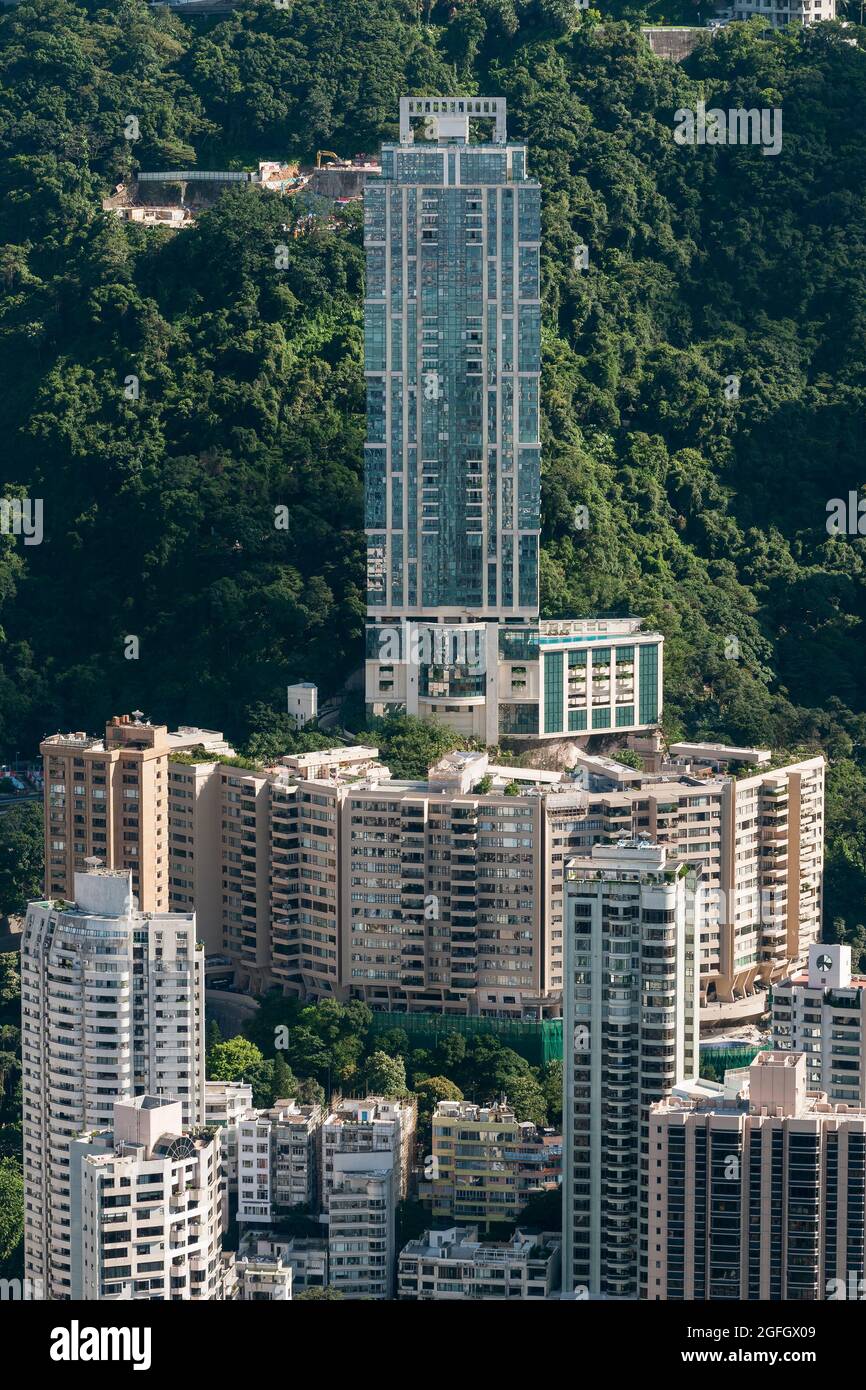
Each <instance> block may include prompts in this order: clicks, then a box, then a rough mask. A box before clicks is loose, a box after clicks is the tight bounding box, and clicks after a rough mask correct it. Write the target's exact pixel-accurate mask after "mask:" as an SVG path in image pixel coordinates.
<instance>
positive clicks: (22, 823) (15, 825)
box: [0, 801, 45, 916]
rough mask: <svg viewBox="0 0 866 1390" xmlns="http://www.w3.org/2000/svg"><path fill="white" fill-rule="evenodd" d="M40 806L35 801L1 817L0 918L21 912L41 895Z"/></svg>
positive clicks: (41, 846) (43, 864) (13, 808)
mask: <svg viewBox="0 0 866 1390" xmlns="http://www.w3.org/2000/svg"><path fill="white" fill-rule="evenodd" d="M42 825H43V817H42V807H41V806H40V805H39V804H38V802H35V801H25V802H23V803H22V804H21V805H20V806H12V807H11V808H10V809H9V810H8V811H6V813H5V815H2V816H0V915H2V916H5V915H6V914H8V913H20V912H23V911H24V909H25V907H26V906H27V904H28V902H32V901H33V899H34V898H38V897H40V896H41V894H42V873H43V869H44V866H45V855H44V844H43V832H42Z"/></svg>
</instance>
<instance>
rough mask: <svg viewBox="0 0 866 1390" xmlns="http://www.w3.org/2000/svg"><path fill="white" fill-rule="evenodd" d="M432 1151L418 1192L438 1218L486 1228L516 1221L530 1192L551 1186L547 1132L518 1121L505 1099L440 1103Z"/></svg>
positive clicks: (436, 1114) (434, 1120)
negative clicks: (547, 1179)
mask: <svg viewBox="0 0 866 1390" xmlns="http://www.w3.org/2000/svg"><path fill="white" fill-rule="evenodd" d="M431 1149H432V1152H431V1154H430V1155H429V1156H428V1157H425V1163H424V1169H425V1179H426V1181H424V1182H423V1183H421V1184H420V1185H419V1194H418V1195H419V1198H420V1200H421V1201H425V1202H429V1203H430V1204H431V1210H432V1214H433V1216H435V1217H445V1218H450V1219H451V1220H453V1221H459V1222H471V1223H472V1224H473V1225H477V1226H483V1227H484V1228H485V1229H486V1228H487V1227H488V1226H490V1225H491V1223H494V1222H497V1221H513V1220H514V1219H515V1218H516V1217H517V1216H518V1215H519V1214H520V1212H521V1210H522V1209H523V1207H524V1206H525V1205H526V1203H527V1201H528V1200H529V1196H530V1194H531V1193H532V1192H538V1191H541V1190H543V1188H544V1187H545V1186H546V1185H547V1184H546V1182H545V1176H544V1175H545V1173H546V1171H547V1168H546V1159H547V1157H548V1154H549V1145H547V1144H546V1143H545V1136H544V1135H543V1134H542V1133H541V1132H540V1131H539V1130H538V1129H537V1128H536V1126H535V1125H534V1124H532V1123H531V1122H530V1121H526V1120H524V1121H520V1120H518V1119H517V1116H516V1115H515V1113H514V1111H513V1109H512V1108H511V1106H510V1105H509V1104H508V1102H507V1100H506V1099H503V1100H502V1101H501V1102H500V1103H499V1104H497V1105H475V1104H474V1103H473V1102H471V1101H468V1100H459V1101H455V1100H442V1101H439V1103H438V1104H437V1106H436V1110H435V1111H434V1114H433V1124H432V1142H431Z"/></svg>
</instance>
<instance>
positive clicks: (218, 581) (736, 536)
mask: <svg viewBox="0 0 866 1390" xmlns="http://www.w3.org/2000/svg"><path fill="white" fill-rule="evenodd" d="M649 13H650V11H647V14H649ZM657 13H658V11H652V14H653V16H656V14H657ZM642 14H643V12H642V9H641V7H640V6H639V5H631V4H629V3H627V0H614V5H613V9H612V10H611V11H609V12H608V14H607V15H606V17H605V18H604V19H602V16H601V15H600V14H599V13H598V12H597V11H589V12H586V13H583V14H579V15H576V14H575V12H574V10H573V7H572V6H571V5H570V4H569V3H567V0H475V3H472V4H469V3H467V2H465V0H448V3H445V0H421V5H420V7H419V5H418V4H416V0H340V3H339V4H335V3H333V0H293V3H292V5H291V6H290V7H289V8H288V9H285V10H282V9H278V8H277V7H275V6H274V5H273V4H272V3H270V0H246V3H244V4H242V5H241V6H240V7H239V8H238V9H237V10H235V11H234V12H233V13H231V14H230V15H228V16H226V17H225V18H220V19H207V20H184V19H182V18H181V17H179V16H178V15H175V14H171V13H169V12H167V11H165V10H161V9H159V8H150V7H148V6H147V5H146V4H145V3H144V0H119V3H117V4H116V5H115V6H113V7H109V6H106V5H104V4H101V3H98V0H80V3H75V0H39V2H38V3H36V0H24V3H22V4H20V5H18V6H15V7H11V8H9V9H8V10H5V11H4V12H3V13H2V14H0V170H2V172H0V376H2V379H3V381H4V386H5V390H4V393H3V398H2V402H0V437H2V438H3V440H4V446H5V447H4V466H3V473H2V477H0V484H2V488H0V491H3V492H4V494H5V495H11V494H13V493H18V494H20V495H25V496H32V497H42V498H44V502H45V535H46V539H45V541H44V543H43V544H42V545H39V546H33V547H28V548H26V550H25V548H24V547H22V545H21V544H20V542H17V541H16V540H15V538H14V537H11V536H7V537H0V619H2V634H3V649H2V653H0V742H2V744H3V745H4V746H5V747H6V749H7V750H14V749H16V748H24V747H29V748H33V747H35V744H36V742H37V740H38V738H39V737H40V736H41V735H42V734H43V733H44V732H45V731H46V730H53V729H56V728H58V727H64V728H92V727H97V726H98V725H99V724H100V723H101V721H102V719H103V718H104V717H106V716H108V715H110V714H112V713H115V712H117V711H119V710H122V709H129V708H133V707H136V706H139V707H141V708H144V709H146V710H147V711H148V712H150V713H152V714H154V715H155V716H158V717H162V718H166V719H170V720H171V721H172V722H182V721H186V722H193V721H196V722H202V723H207V724H211V725H214V726H215V727H223V728H225V729H226V730H227V731H228V732H229V734H230V735H231V737H232V738H233V739H235V740H236V741H238V742H239V743H244V742H245V741H246V740H247V739H249V746H248V748H247V752H248V753H250V755H252V756H254V757H265V756H274V755H275V754H277V753H279V752H280V751H287V749H288V748H289V747H299V746H303V745H301V744H299V743H297V742H291V743H289V742H287V740H288V737H289V734H290V733H291V731H290V730H288V729H287V728H286V724H285V721H284V720H282V718H281V716H279V715H278V714H276V713H273V715H269V716H268V717H266V718H265V719H264V720H262V718H260V716H259V714H257V713H252V712H251V711H253V710H254V709H255V707H258V706H264V707H265V708H266V710H267V711H270V712H276V711H279V710H281V709H282V708H283V700H284V694H283V691H284V686H285V684H286V683H287V682H288V681H291V680H293V679H296V678H299V677H307V678H310V679H314V680H316V681H317V682H318V683H319V685H320V687H321V690H322V694H323V696H327V695H330V694H333V693H336V692H338V691H339V690H341V689H342V687H343V684H344V682H345V679H346V677H347V676H348V675H349V674H350V673H351V672H352V671H353V670H354V669H356V668H357V667H358V666H359V665H360V663H361V660H362V648H361V641H360V638H361V628H362V621H363V574H362V543H361V541H362V538H361V520H362V517H361V477H360V469H361V445H362V441H363V435H364V423H363V404H364V401H363V376H362V362H361V301H362V293H363V252H362V246H361V236H360V224H359V216H358V211H359V210H358V209H357V208H355V209H349V210H348V211H347V212H346V213H345V215H342V216H341V218H340V220H339V221H338V222H337V224H336V225H334V224H332V223H331V222H329V221H328V220H327V219H325V218H321V217H320V218H318V219H317V220H315V221H314V222H313V224H307V223H303V224H302V225H301V226H298V225H296V222H295V212H294V210H293V208H292V205H291V203H290V202H288V201H286V200H280V199H278V198H275V197H271V196H259V195H258V194H257V193H255V191H253V190H246V191H240V192H237V191H236V192H228V193H226V194H225V195H224V196H223V197H222V198H221V200H220V201H219V203H218V204H217V206H216V207H215V208H214V210H213V211H212V212H210V213H208V214H206V215H204V216H203V217H201V218H200V220H199V222H198V224H197V226H196V227H195V229H194V230H191V231H185V232H183V233H180V234H173V233H171V232H168V231H165V230H152V229H142V228H137V227H129V226H121V225H120V224H118V223H117V222H116V221H115V220H114V219H112V218H110V217H107V216H105V215H103V214H102V213H101V212H100V210H99V209H100V202H101V199H102V197H103V196H104V195H105V194H106V193H108V192H109V191H111V189H112V188H113V187H114V185H115V184H116V183H117V182H118V181H121V180H124V179H127V178H128V177H129V176H130V174H131V173H132V172H133V171H134V169H135V168H137V167H142V168H147V167H151V168H154V167H170V166H172V165H174V166H175V167H183V166H184V165H189V164H194V163H195V162H196V161H198V163H199V164H201V165H203V166H205V167H207V166H209V167H223V166H225V165H226V164H230V165H234V166H235V167H249V166H250V165H251V164H252V163H254V162H255V160H256V159H258V158H264V157H274V156H281V157H282V156H288V157H297V158H303V159H307V160H309V159H311V158H312V157H313V155H314V153H315V151H316V149H318V148H321V147H325V148H329V149H336V150H338V151H339V152H340V153H341V154H347V155H352V154H355V153H356V152H360V151H366V152H370V153H372V152H374V151H375V149H376V147H377V145H378V144H379V142H380V140H381V139H383V138H389V137H392V136H393V135H394V134H395V130H396V117H397V101H398V98H399V96H400V95H401V94H402V93H404V92H428V93H435V92H444V93H449V92H455V91H458V90H464V91H465V90H471V91H476V92H481V91H489V92H492V93H494V94H495V93H501V94H504V95H505V96H506V97H507V98H508V101H509V121H510V128H511V132H512V134H513V135H514V136H516V137H523V138H525V139H526V140H527V141H528V142H529V146H530V166H531V169H532V170H533V172H535V173H537V174H538V176H539V177H540V179H541V181H542V184H543V188H544V246H543V287H542V288H543V304H544V323H545V327H544V345H543V346H544V381H543V386H544V392H543V403H544V410H545V415H544V421H543V442H544V469H545V478H544V498H543V536H542V540H543V554H542V603H543V611H544V613H545V614H546V615H549V616H557V615H563V614H569V613H576V614H588V613H624V612H627V611H633V612H637V613H640V614H642V615H644V616H645V617H646V618H648V619H649V620H650V622H652V623H654V624H656V625H658V627H660V628H661V630H662V631H663V632H664V634H665V637H666V714H665V725H666V728H667V729H668V730H669V731H670V732H671V733H675V734H688V735H689V736H691V737H696V738H716V737H722V738H731V739H734V740H736V741H741V742H749V743H756V744H768V745H774V746H785V745H787V746H791V745H795V744H796V745H804V746H807V747H815V748H817V747H822V748H823V749H824V750H825V751H826V752H827V753H828V755H830V756H831V757H832V758H833V759H837V760H840V766H839V768H837V769H835V770H834V774H833V776H834V777H837V776H839V777H841V778H842V779H843V781H844V782H845V783H846V785H847V784H850V787H851V789H852V791H853V793H854V796H855V800H856V801H857V802H858V804H859V803H860V802H861V801H862V795H861V791H862V777H863V773H864V767H866V753H864V743H866V738H864V729H866V723H864V720H866V714H864V712H866V664H864V662H863V659H862V648H863V625H864V617H866V605H864V555H863V545H864V542H863V539H861V538H860V537H858V536H850V535H845V536H835V537H832V536H830V535H828V533H827V530H826V525H825V523H826V508H827V503H828V501H829V500H830V499H832V498H834V497H842V498H845V497H847V494H848V492H849V490H851V489H853V490H856V489H858V488H859V487H860V486H862V484H863V482H864V477H863V469H862V457H861V453H862V446H861V440H862V436H863V423H864V404H866V399H864V372H866V328H864V325H866V256H864V232H863V226H864V193H863V189H864V183H866V180H864V173H866V151H864V146H863V141H862V139H861V133H860V128H859V115H858V113H859V112H860V111H861V110H862V108H863V105H864V97H866V70H864V65H863V54H862V51H858V50H861V49H862V48H863V46H864V36H863V31H862V30H861V29H859V28H858V27H857V26H856V25H852V26H850V27H849V28H847V29H845V30H842V28H841V27H840V26H839V25H832V24H822V25H816V26H812V27H811V28H809V29H807V30H800V29H799V28H797V27H793V28H791V29H790V30H785V31H776V32H772V33H770V32H762V23H761V21H754V22H752V23H750V24H745V25H742V24H739V25H732V26H730V27H729V28H728V29H726V30H724V31H723V32H721V33H719V34H718V35H717V36H716V37H715V39H713V40H712V41H710V40H709V39H706V40H705V41H703V42H702V43H701V45H700V46H699V48H698V49H697V50H696V52H695V53H694V54H693V55H692V56H691V58H689V59H688V60H687V61H686V63H684V64H672V63H665V62H661V61H658V60H656V59H655V58H654V57H653V56H652V55H651V53H650V51H649V49H648V47H647V45H646V43H645V41H644V39H643V38H642V37H641V36H640V34H639V33H638V32H637V29H636V27H635V26H634V25H633V24H629V23H625V22H616V19H615V18H612V17H611V16H615V17H617V18H620V17H621V18H622V19H627V20H628V19H630V20H635V19H639V18H641V17H642ZM688 14H689V7H688V5H687V4H686V3H685V0H682V3H680V0H671V3H670V4H669V5H668V6H667V7H666V9H665V17H666V18H668V19H671V18H673V19H682V18H687V17H688ZM852 44H853V46H852ZM699 96H704V97H705V98H706V100H707V104H708V105H710V104H717V105H720V106H722V107H723V108H726V107H728V106H731V105H742V106H746V107H748V106H759V107H760V106H766V105H781V106H782V108H783V111H784V142H783V149H782V152H781V154H780V155H778V156H777V157H770V158H767V157H763V156H762V155H761V152H760V150H757V149H754V148H751V147H724V146H720V147H703V148H691V147H683V146H678V145H676V144H675V143H674V142H673V140H672V127H673V113H674V112H675V111H676V110H677V109H678V108H679V107H681V106H687V107H693V106H694V104H695V102H696V100H697V99H698V97H699ZM130 114H136V115H137V118H138V120H139V124H140V139H138V140H137V141H131V140H128V139H126V138H125V137H124V126H125V123H126V119H127V117H128V116H129V115H130ZM295 231H298V232H299V233H301V234H299V235H297V236H296V235H294V233H295ZM581 243H585V244H586V245H587V246H588V247H589V268H588V269H587V270H585V271H579V270H575V269H574V252H575V248H576V247H577V246H578V245H579V244H581ZM277 244H285V245H286V246H287V248H288V250H287V253H286V262H287V263H286V267H285V269H281V270H277V269H276V267H275V260H274V250H275V246H276V245H277ZM130 374H132V375H135V376H137V377H138V379H139V382H140V388H141V390H140V397H139V399H138V400H135V401H133V400H128V399H126V397H125V395H124V390H123V386H124V381H125V379H126V377H127V376H129V375H130ZM732 376H736V377H738V378H739V383H740V387H739V398H738V399H737V400H730V399H728V398H727V397H726V395H725V383H726V378H730V377H732ZM280 506H284V507H287V508H288V517H289V525H288V530H281V529H279V528H277V527H276V526H275V525H274V519H275V510H274V509H275V508H277V507H280ZM577 506H584V507H586V508H587V509H588V518H589V525H588V527H587V528H583V529H577V528H576V527H575V524H574V516H575V508H576V507H577ZM73 572H74V574H75V580H76V590H75V594H76V601H75V604H74V606H72V605H70V603H69V601H68V599H69V582H70V574H71V573H73ZM128 634H135V635H137V636H138V638H139V640H140V659H139V660H138V661H128V660H125V659H124V654H123V653H124V637H125V636H126V635H128ZM732 640H734V641H735V643H736V644H738V647H737V651H738V655H736V656H735V657H733V658H730V652H731V642H732ZM349 707H350V706H349V705H347V706H346V709H347V710H348V709H349ZM353 708H354V711H355V712H354V714H353V715H352V716H351V718H352V719H353V720H356V719H357V714H358V710H357V700H355V701H354V704H353ZM243 711H247V712H248V713H247V714H244V713H243ZM341 717H342V718H343V720H344V722H346V719H347V718H348V717H349V716H348V715H347V714H344V715H343V716H341ZM388 726H389V727H388V728H377V729H375V730H372V731H370V733H369V734H368V735H367V736H368V737H369V738H370V741H373V738H374V737H376V738H379V739H380V741H381V742H382V744H383V745H384V748H385V752H386V755H387V758H388V760H389V762H390V764H391V766H392V768H393V770H394V771H395V772H397V773H398V774H399V775H403V776H422V775H423V774H424V771H425V770H426V767H427V765H428V763H429V762H431V761H433V760H434V758H435V756H438V755H440V754H441V752H443V751H445V749H446V748H447V747H450V746H455V743H456V744H458V745H459V742H460V741H459V740H452V736H450V735H448V734H446V733H442V732H441V731H439V732H436V733H432V732H431V733H429V734H428V733H425V734H421V733H419V731H418V730H417V729H415V728H413V726H412V724H411V721H409V722H406V723H403V724H400V725H399V726H397V725H394V724H392V722H391V721H388ZM355 731H356V732H357V729H356V730H355ZM301 737H303V738H306V739H313V738H315V737H316V735H315V733H311V734H307V735H304V736H301ZM307 746H310V745H307ZM843 763H844V764H846V765H847V766H842V764H843ZM858 777H859V778H860V783H858V782H857V779H858ZM841 785H842V784H840V786H841ZM858 788H859V789H858ZM829 808H830V821H829V833H828V872H827V894H826V901H827V906H828V920H832V919H833V918H835V917H840V918H843V919H844V920H845V922H846V924H847V926H846V930H849V931H851V930H854V929H855V928H856V927H857V926H858V925H859V923H860V921H861V919H862V917H863V908H862V903H863V901H864V899H866V832H864V819H863V816H862V815H861V816H860V817H859V819H857V817H855V816H853V815H852V814H851V813H850V812H849V810H847V809H846V805H845V796H844V794H843V791H842V790H840V793H839V794H838V795H834V794H832V793H831V795H830V797H829ZM351 1061H352V1059H351V1058H343V1060H342V1064H341V1068H340V1069H341V1073H342V1074H343V1077H344V1079H347V1078H348V1076H350V1075H351V1074H352V1069H351Z"/></svg>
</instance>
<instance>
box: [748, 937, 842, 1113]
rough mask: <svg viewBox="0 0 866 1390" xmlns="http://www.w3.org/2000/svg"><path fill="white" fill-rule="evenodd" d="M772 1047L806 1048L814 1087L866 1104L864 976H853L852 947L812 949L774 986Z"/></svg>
mask: <svg viewBox="0 0 866 1390" xmlns="http://www.w3.org/2000/svg"><path fill="white" fill-rule="evenodd" d="M770 1008H771V1019H772V1030H773V1047H774V1049H775V1050H776V1052H802V1053H803V1055H804V1056H805V1058H806V1084H807V1085H808V1088H809V1090H810V1091H826V1093H827V1096H828V1098H829V1099H830V1100H831V1101H834V1102H837V1103H839V1102H842V1101H845V1102H847V1103H848V1104H851V1105H860V1106H863V1107H864V1108H866V1052H864V1047H863V1044H864V1040H866V976H864V975H852V974H851V947H850V946H836V945H827V944H825V943H820V944H819V945H816V946H810V947H809V966H808V970H805V971H803V972H801V973H799V974H796V975H792V976H790V978H789V979H787V980H782V981H780V982H779V984H777V985H774V986H773V993H772V1000H771V1005H770Z"/></svg>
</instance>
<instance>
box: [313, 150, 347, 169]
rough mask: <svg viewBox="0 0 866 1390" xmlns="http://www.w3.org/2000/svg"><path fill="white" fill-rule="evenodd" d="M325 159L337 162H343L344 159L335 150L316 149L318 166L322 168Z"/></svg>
mask: <svg viewBox="0 0 866 1390" xmlns="http://www.w3.org/2000/svg"><path fill="white" fill-rule="evenodd" d="M323 159H333V161H334V163H335V164H342V163H343V161H342V159H341V158H340V156H339V155H338V154H335V153H334V151H333V150H316V168H317V169H321V167H322V160H323Z"/></svg>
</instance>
